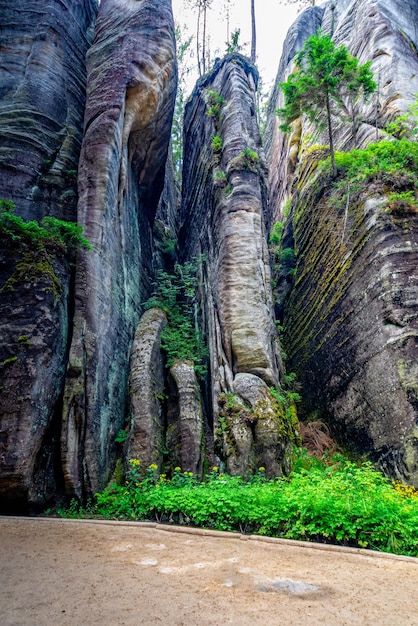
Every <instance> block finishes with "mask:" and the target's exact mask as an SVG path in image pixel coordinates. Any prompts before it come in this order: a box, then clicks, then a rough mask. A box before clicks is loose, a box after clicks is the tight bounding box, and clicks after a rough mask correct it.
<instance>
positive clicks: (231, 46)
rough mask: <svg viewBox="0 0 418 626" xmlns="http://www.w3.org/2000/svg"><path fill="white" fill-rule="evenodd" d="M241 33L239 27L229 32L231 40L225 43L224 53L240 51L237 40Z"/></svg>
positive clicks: (240, 47)
mask: <svg viewBox="0 0 418 626" xmlns="http://www.w3.org/2000/svg"><path fill="white" fill-rule="evenodd" d="M240 35H241V29H240V28H237V29H236V30H234V31H233V32H232V33H231V40H230V41H227V43H226V53H227V54H234V53H235V52H239V53H240V52H242V48H243V47H242V45H241V44H240V42H239V38H240Z"/></svg>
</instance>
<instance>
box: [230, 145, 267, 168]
mask: <svg viewBox="0 0 418 626" xmlns="http://www.w3.org/2000/svg"><path fill="white" fill-rule="evenodd" d="M259 166H260V157H259V156H258V154H257V152H255V151H254V150H250V148H249V147H248V146H246V147H245V148H244V150H242V151H241V152H240V153H239V154H238V155H237V156H236V157H234V158H233V159H232V160H231V163H230V168H231V170H237V171H240V170H251V171H252V172H258V170H259Z"/></svg>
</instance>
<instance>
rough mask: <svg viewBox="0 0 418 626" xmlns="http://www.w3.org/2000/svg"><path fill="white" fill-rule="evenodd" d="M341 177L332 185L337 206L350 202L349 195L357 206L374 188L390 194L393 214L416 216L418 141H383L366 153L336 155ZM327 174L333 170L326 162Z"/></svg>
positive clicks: (332, 181)
mask: <svg viewBox="0 0 418 626" xmlns="http://www.w3.org/2000/svg"><path fill="white" fill-rule="evenodd" d="M335 163H336V166H337V169H338V178H337V179H333V180H331V181H330V183H329V188H330V190H331V191H332V196H331V198H332V201H333V202H334V204H335V205H336V206H337V207H343V206H345V205H346V203H347V197H348V194H349V199H350V203H351V204H353V203H355V202H356V200H358V199H359V198H360V197H361V195H362V194H363V193H365V192H367V193H370V187H371V186H373V189H374V191H375V192H376V193H381V194H382V195H387V196H388V200H387V201H386V205H385V206H386V209H387V210H388V211H389V212H394V213H396V212H397V211H399V212H402V211H404V212H406V213H415V212H416V206H417V201H416V199H417V195H418V142H415V141H413V142H411V141H407V140H406V139H399V140H397V139H395V140H393V141H380V142H379V143H373V144H370V145H369V146H367V148H365V149H364V150H351V151H350V152H336V153H335ZM321 167H322V169H323V171H324V173H325V174H326V173H327V172H329V171H330V169H331V163H330V160H329V159H326V160H325V161H324V162H323V163H322V165H321Z"/></svg>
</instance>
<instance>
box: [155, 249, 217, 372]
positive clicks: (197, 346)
mask: <svg viewBox="0 0 418 626" xmlns="http://www.w3.org/2000/svg"><path fill="white" fill-rule="evenodd" d="M202 261H203V257H199V258H198V259H196V260H195V261H189V262H186V263H184V264H183V265H181V264H180V263H176V264H175V266H174V272H173V273H172V274H170V273H168V272H163V271H160V272H159V273H158V275H157V282H156V285H155V290H154V295H153V296H152V297H151V298H150V299H149V300H148V301H147V302H146V303H145V308H146V309H150V308H153V307H158V308H160V309H162V310H163V311H165V313H166V315H167V321H168V325H167V327H166V328H165V329H164V330H163V332H162V335H161V345H162V347H163V349H164V351H165V352H166V354H167V366H168V367H171V365H172V364H173V363H174V361H175V360H176V359H180V360H182V361H193V363H194V366H195V370H196V373H198V374H199V375H204V374H205V366H204V361H205V360H206V358H207V349H206V347H205V345H204V343H203V339H202V335H201V332H200V330H199V328H198V325H197V319H196V310H197V302H196V290H197V287H198V279H197V272H198V267H199V264H200V263H202Z"/></svg>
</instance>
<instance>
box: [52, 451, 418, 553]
mask: <svg viewBox="0 0 418 626" xmlns="http://www.w3.org/2000/svg"><path fill="white" fill-rule="evenodd" d="M130 464H131V466H130V471H129V472H128V476H127V484H125V485H123V486H118V485H116V484H114V483H111V484H110V485H109V487H108V488H107V489H105V490H104V491H103V492H102V493H100V494H97V496H96V504H95V507H94V508H93V509H90V515H91V514H93V515H95V516H96V517H105V518H110V519H115V518H116V519H153V520H156V521H158V522H161V521H163V522H168V521H170V522H174V523H177V524H179V523H180V524H188V525H192V526H203V527H209V528H215V529H217V530H230V531H238V532H248V533H257V534H260V535H269V536H279V537H287V538H291V539H300V540H311V541H320V542H325V543H336V544H340V545H350V546H357V547H363V548H365V547H367V548H371V549H374V550H382V551H385V552H394V553H396V554H407V555H411V556H418V497H417V492H416V490H413V489H410V488H407V487H405V486H400V484H399V483H395V485H392V484H391V483H390V482H389V481H388V480H387V479H386V478H385V477H384V476H383V475H382V474H381V473H380V472H378V471H376V469H374V467H373V466H372V465H371V463H362V464H356V463H353V462H352V461H349V460H348V459H346V458H345V457H343V456H342V455H341V454H336V455H334V457H333V458H332V462H330V461H329V460H328V461H327V462H325V461H324V460H321V459H318V458H315V457H310V456H309V455H308V454H307V452H306V451H305V450H303V449H302V450H300V451H299V453H298V456H297V459H296V463H295V470H294V471H293V473H292V474H291V475H290V477H289V478H287V479H283V478H275V479H272V480H267V479H266V478H265V474H264V471H263V469H264V468H259V469H258V471H256V472H255V474H254V475H253V476H251V477H250V478H249V479H248V481H244V480H243V479H242V478H241V477H240V476H228V475H226V474H223V473H222V472H219V469H218V468H217V467H214V468H212V470H211V471H210V472H209V473H208V474H207V475H206V477H205V480H204V481H202V482H198V481H197V480H196V478H195V476H193V474H191V472H182V471H181V469H180V468H176V469H175V470H174V472H173V475H172V476H171V478H167V476H166V475H165V474H161V475H160V474H158V471H157V467H156V466H155V465H153V466H150V467H149V468H147V469H145V470H143V469H142V468H141V466H140V463H139V461H137V460H136V459H132V460H131V461H130ZM73 508H74V507H73ZM70 513H71V511H70ZM61 514H63V515H64V516H65V512H61ZM83 514H84V513H83V511H81V512H79V516H82V515H83Z"/></svg>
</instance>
